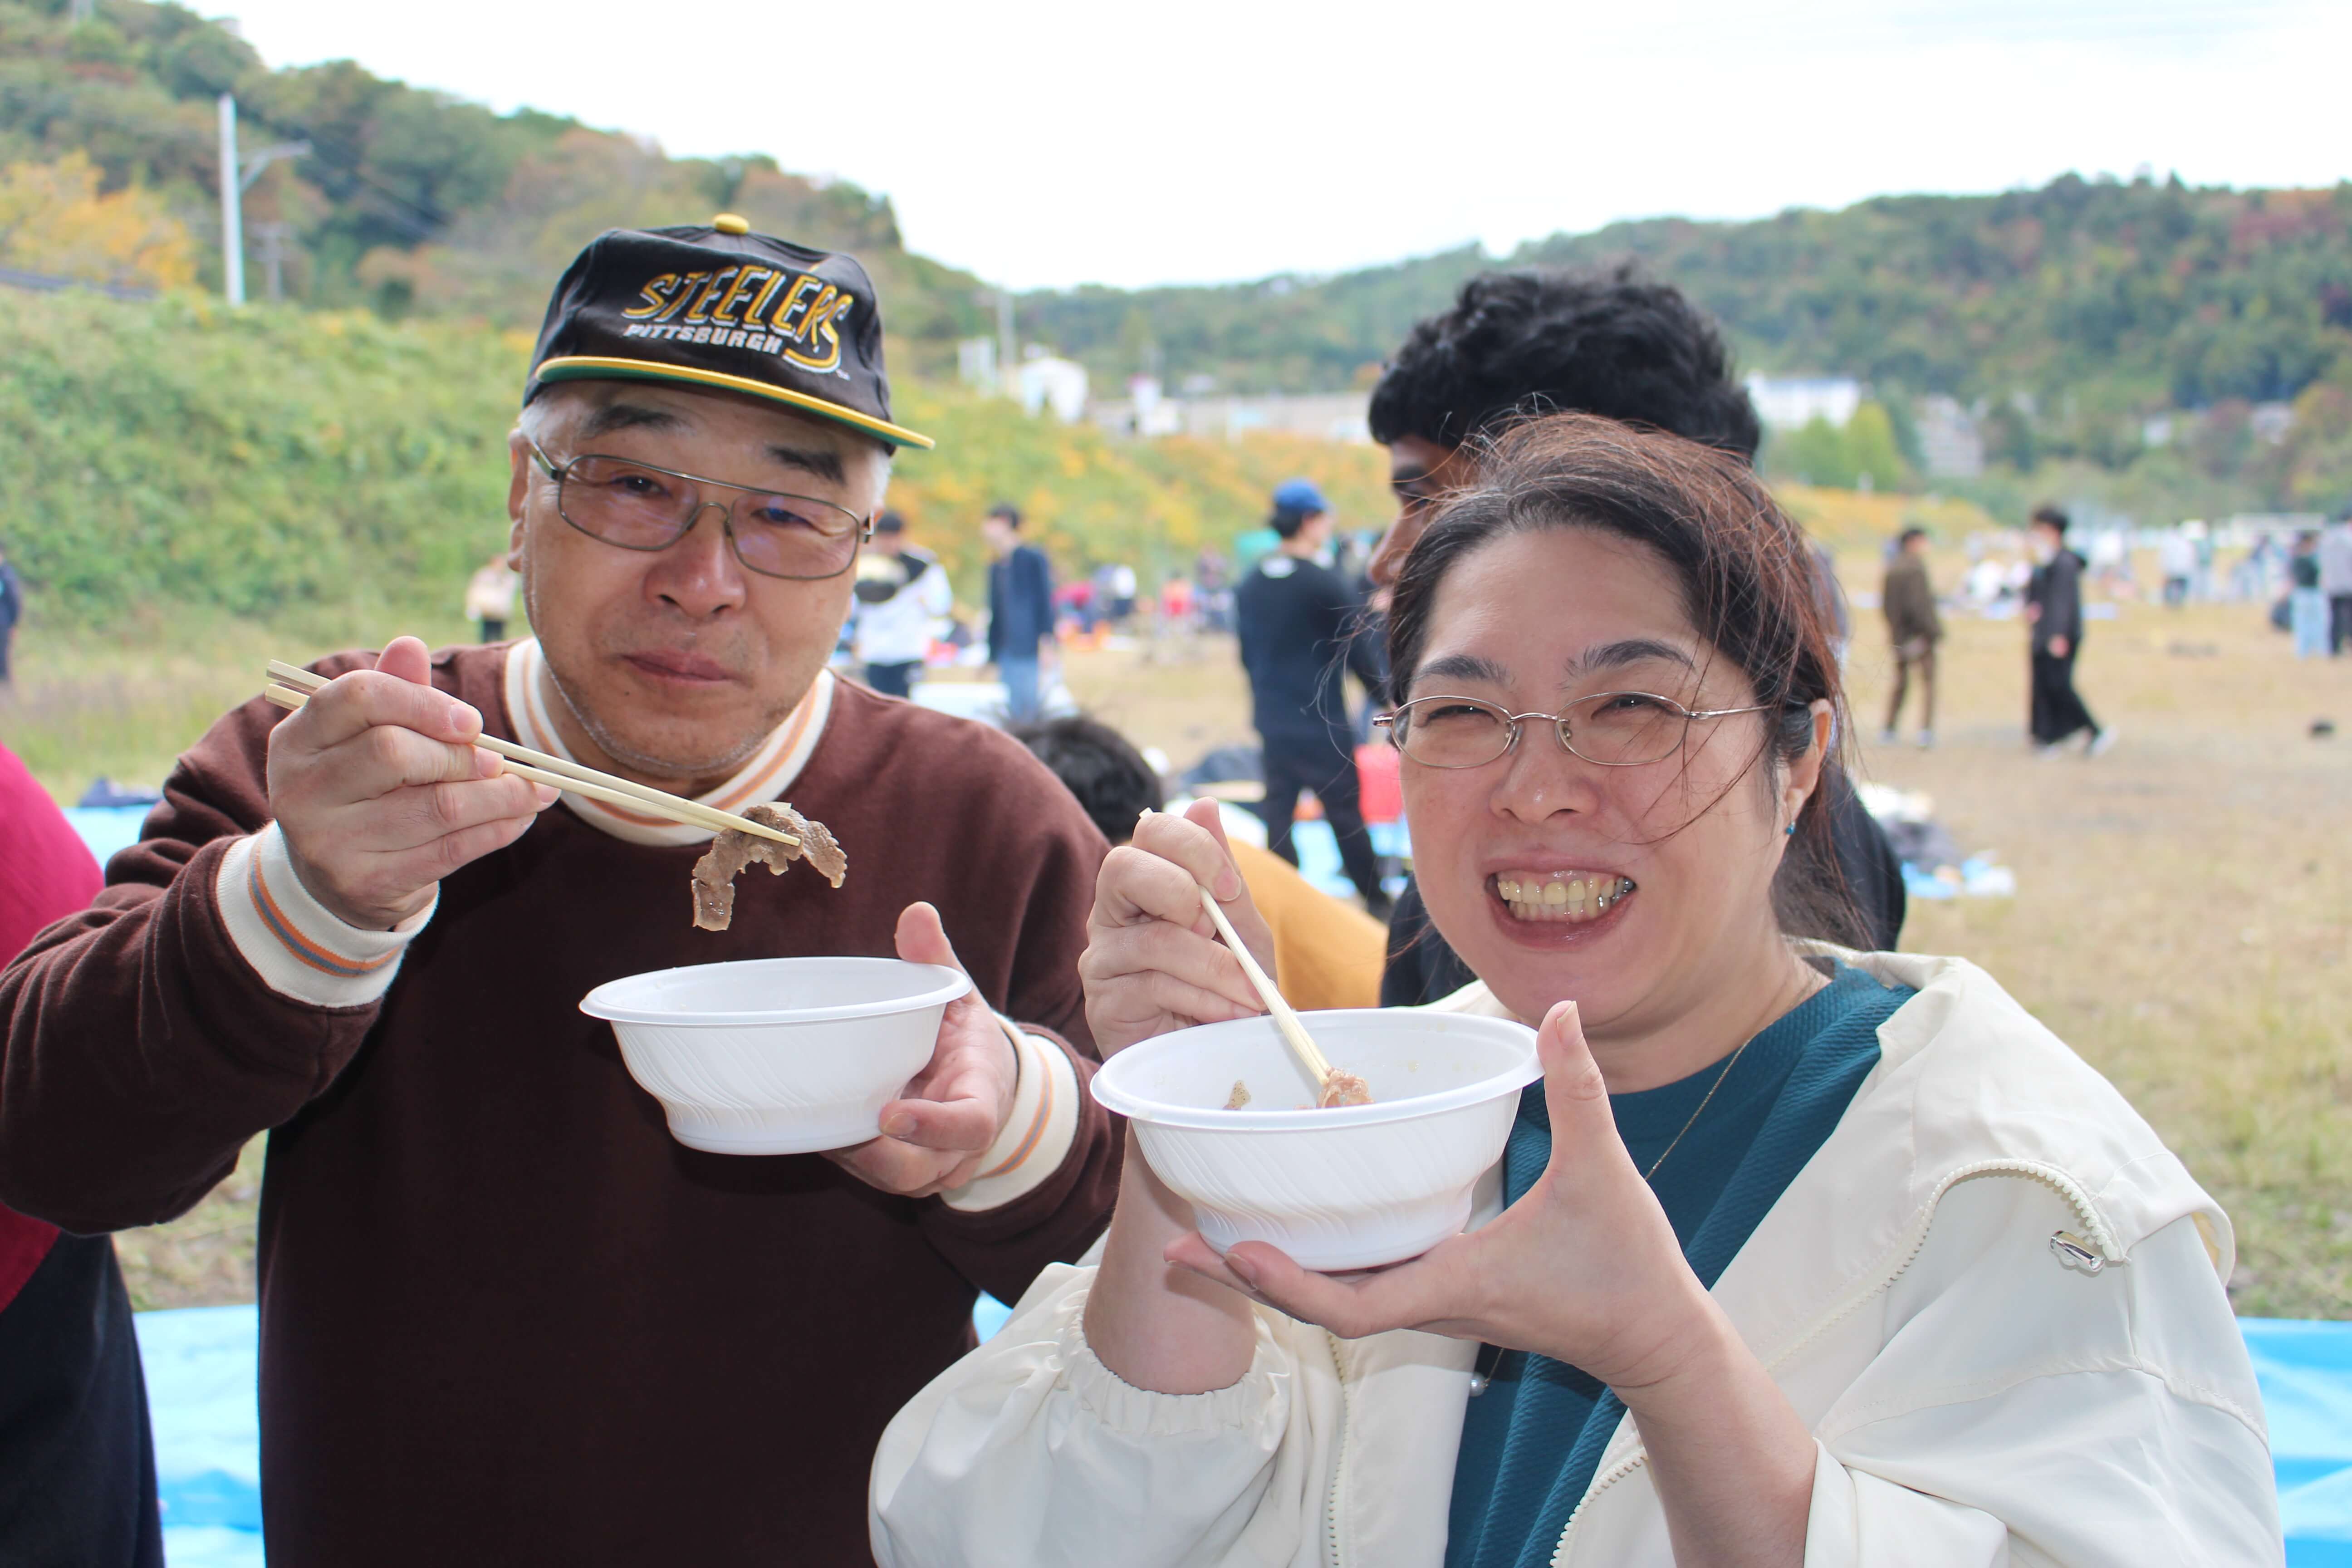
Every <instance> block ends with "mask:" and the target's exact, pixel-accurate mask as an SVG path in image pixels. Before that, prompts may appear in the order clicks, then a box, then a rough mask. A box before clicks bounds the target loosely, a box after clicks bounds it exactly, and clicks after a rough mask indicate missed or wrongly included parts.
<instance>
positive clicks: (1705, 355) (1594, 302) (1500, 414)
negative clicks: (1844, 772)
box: [1370, 263, 1905, 1006]
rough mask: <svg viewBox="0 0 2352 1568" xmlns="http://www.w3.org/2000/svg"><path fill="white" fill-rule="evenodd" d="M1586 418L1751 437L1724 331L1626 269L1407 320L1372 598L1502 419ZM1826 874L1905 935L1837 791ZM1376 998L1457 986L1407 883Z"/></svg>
mask: <svg viewBox="0 0 2352 1568" xmlns="http://www.w3.org/2000/svg"><path fill="white" fill-rule="evenodd" d="M1567 412H1578V413H1585V414H1598V415H1601V416H1603V417H1605V418H1610V419H1615V420H1620V421H1622V422H1623V423H1625V424H1628V425H1639V426H1654V427H1655V428H1657V429H1661V430H1665V431H1668V432H1671V433H1672V434H1674V435H1676V436H1681V437H1685V438H1686V439H1688V440H1693V441H1697V442H1700V443H1702V444H1704V445H1706V446H1709V447H1718V448H1720V449H1721V450H1724V451H1727V452H1732V453H1736V454H1738V456H1739V457H1740V458H1745V459H1746V460H1748V462H1751V463H1752V462H1754V461H1755V459H1756V448H1757V447H1758V446H1759V445H1760V444H1761V442H1762V440H1763V426H1761V425H1760V424H1759V422H1758V420H1757V417H1756V409H1755V406H1754V405H1752V404H1750V403H1749V402H1748V392H1747V389H1746V388H1744V387H1742V386H1741V385H1740V384H1739V383H1738V381H1736V380H1734V379H1733V377H1732V373H1731V359H1730V355H1729V353H1727V351H1726V349H1725V348H1724V344H1723V338H1722V335H1721V334H1720V333H1719V332H1718V331H1717V329H1716V325H1715V323H1714V322H1713V321H1710V320H1709V319H1708V318H1707V316H1706V313H1705V312H1704V311H1702V310H1699V308H1698V307H1697V306H1696V305H1694V304H1692V303H1691V302H1690V300H1688V299H1687V298H1685V296H1684V294H1683V292H1682V291H1681V290H1680V289H1675V288H1674V287H1673V286H1672V285H1670V284H1665V283H1659V282H1654V281H1652V280H1651V279H1646V278H1644V277H1643V276H1642V275H1641V274H1640V272H1639V271H1637V270H1636V269H1635V268H1633V266H1632V265H1631V264H1630V263H1628V264H1626V265H1622V266H1620V267H1616V268H1611V269H1609V270H1606V271H1599V272H1587V273H1579V272H1564V271H1556V270H1549V269H1536V268H1529V269H1521V270H1512V271H1503V272H1484V273H1480V274H1479V275H1478V276H1477V277H1475V278H1473V279H1470V281H1469V282H1467V283H1465V284H1464V285H1463V286H1462V292H1461V294H1460V296H1459V297H1458V298H1456V300H1454V308H1453V309H1452V310H1447V311H1445V312H1444V313H1442V314H1439V315H1435V316H1431V317H1428V318H1427V319H1425V320H1423V321H1420V322H1418V323H1416V324H1415V325H1414V327H1413V329H1412V331H1411V332H1410V333H1408V334H1407V335H1406V338H1405V341H1404V345H1403V346H1402V348H1400V349H1398V350H1397V352H1396V355H1395V357H1394V358H1393V359H1391V360H1390V362H1389V363H1388V368H1387V369H1386V370H1385V371H1384V372H1383V373H1382V374H1381V380H1380V384H1379V385H1378V386H1376V387H1374V388H1373V390H1372V404H1371V427H1372V439H1373V440H1375V441H1378V442H1379V443H1380V444H1381V446H1383V447H1387V448H1388V449H1389V483H1390V485H1391V488H1392V489H1394V490H1395V492H1396V500H1397V515H1396V521H1394V522H1393V523H1391V524H1390V526H1389V531H1388V532H1387V534H1386V535H1385V536H1384V537H1383V538H1382V539H1381V543H1380V547H1379V548H1378V549H1377V550H1375V551H1374V552H1372V560H1371V565H1370V577H1371V580H1372V582H1373V584H1374V585H1375V586H1376V587H1377V588H1380V589H1381V590H1383V591H1384V590H1385V589H1386V588H1387V587H1388V585H1389V584H1392V583H1394V582H1395V581H1396V574H1397V570H1398V568H1399V567H1401V566H1402V565H1403V563H1404V558H1405V557H1406V556H1407V555H1408V554H1410V553H1411V552H1412V546H1413V543H1414V542H1416V541H1417V540H1419V539H1420V538H1421V535H1422V532H1423V530H1425V529H1426V528H1427V527H1428V526H1429V523H1430V521H1431V520H1432V519H1433V517H1434V516H1435V515H1436V513H1437V511H1438V509H1439V504H1440V503H1441V502H1442V501H1443V500H1444V498H1445V496H1446V495H1447V494H1448V493H1449V492H1450V491H1452V490H1454V489H1458V488H1460V487H1462V486H1464V485H1466V484H1469V483H1470V482H1472V480H1473V479H1475V475H1476V471H1477V464H1478V452H1479V447H1480V445H1481V442H1482V440H1483V439H1484V438H1485V437H1490V436H1492V435H1494V434H1495V433H1496V432H1497V431H1499V430H1501V429H1502V428H1504V427H1505V426H1507V425H1509V424H1511V423H1513V422H1514V421H1515V420H1518V419H1522V418H1526V417H1529V416H1538V415H1544V414H1559V413H1567ZM1831 821H1832V826H1833V827H1834V829H1835V833H1836V842H1837V851H1838V864H1839V869H1840V870H1841V871H1842V872H1843V879H1844V882H1845V885H1846V889H1847V890H1848V892H1849V893H1850V894H1851V895H1852V897H1853V900H1854V902H1855V904H1856V905H1857V906H1858V907H1859V908H1860V910H1861V911H1862V913H1863V916H1864V921H1865V923H1866V924H1867V925H1868V926H1869V928H1870V930H1871V932H1872V936H1873V939H1874V942H1876V944H1877V945H1878V946H1879V947H1881V948H1885V949H1891V948H1893V947H1894V946H1895V939H1896V937H1897V935H1898V934H1899V933H1900V932H1901V931H1902V929H1903V916H1904V910H1905V899H1904V893H1903V878H1902V868H1901V867H1900V866H1899V865H1898V864H1897V862H1896V861H1895V852H1894V850H1893V849H1892V848H1891V847H1889V846H1888V844H1887V842H1886V835H1885V833H1884V832H1883V831H1881V830H1880V828H1879V826H1878V825H1877V823H1876V822H1874V821H1873V820H1872V818H1871V816H1870V814H1869V813H1868V812H1867V811H1865V810H1864V808H1863V805H1862V803H1861V801H1860V800H1859V799H1857V798H1856V797H1855V796H1854V795H1853V792H1852V790H1851V789H1848V790H1847V791H1846V792H1845V793H1844V794H1843V795H1841V796H1839V797H1838V798H1837V799H1836V800H1834V801H1833V802H1832V805H1831ZM1389 953H1390V959H1389V969H1388V973H1387V974H1386V975H1385V976H1384V977H1383V978H1382V980H1381V1004H1382V1005H1388V1006H1394V1005H1408V1004H1412V1003H1418V1002H1428V1001H1434V1000H1435V999H1436V998H1438V997H1440V996H1443V995H1445V994H1449V993H1450V992H1453V991H1454V990H1456V989H1458V988H1459V987H1461V986H1462V985H1464V984H1468V982H1469V979H1470V974H1469V971H1468V970H1467V968H1466V967H1465V966H1464V965H1463V963H1462V962H1461V960H1460V959H1458V958H1457V957H1455V956H1454V953H1453V952H1452V951H1451V950H1449V949H1448V948H1447V947H1446V946H1445V944H1444V941H1443V939H1441V938H1440V937H1439V936H1438V934H1437V933H1436V931H1433V930H1432V929H1430V926H1429V917H1428V915H1427V913H1426V912H1425V910H1423V906H1422V901H1421V894H1420V890H1419V889H1417V888H1414V887H1412V886H1411V885H1410V884H1408V885H1407V887H1406V889H1405V890H1404V893H1403V895H1402V897H1400V898H1399V899H1398V900H1397V905H1396V910H1395V913H1394V914H1393V915H1392V916H1391V919H1390V922H1389Z"/></svg>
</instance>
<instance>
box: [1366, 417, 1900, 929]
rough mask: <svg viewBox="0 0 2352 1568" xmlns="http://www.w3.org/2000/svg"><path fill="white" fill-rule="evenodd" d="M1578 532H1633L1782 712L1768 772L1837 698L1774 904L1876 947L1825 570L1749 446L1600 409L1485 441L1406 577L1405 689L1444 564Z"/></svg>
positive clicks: (1536, 422) (1791, 916) (1400, 597)
mask: <svg viewBox="0 0 2352 1568" xmlns="http://www.w3.org/2000/svg"><path fill="white" fill-rule="evenodd" d="M1571 528H1582V529H1591V530H1593V531H1598V532H1601V533H1608V534H1613V535H1615V536H1617V537H1618V538H1621V539H1626V540H1630V541H1632V542H1634V543H1637V544H1641V545H1644V546H1646V547H1648V548H1649V550H1650V551H1651V552H1654V554H1655V555H1656V556H1657V557H1658V558H1659V559H1660V560H1662V561H1664V563H1665V564H1666V567H1667V569H1668V570H1669V571H1670V572H1672V573H1673V574H1674V576H1675V581H1676V583H1677V584H1679V585H1680V587H1681V590H1682V598H1683V608H1684V611H1685V614H1686V615H1687V616H1689V618H1690V624H1691V625H1692V626H1693V627H1695V628H1696V630H1697V631H1698V633H1699V635H1700V636H1702V637H1706V640H1707V641H1708V642H1709V643H1711V644H1712V645H1713V646H1714V647H1715V649H1716V651H1717V653H1718V654H1720V655H1721V656H1722V657H1723V658H1727V659H1728V660H1729V661H1730V662H1731V664H1732V665H1733V666H1734V667H1735V668H1738V670H1739V671H1740V673H1741V674H1742V675H1744V676H1745V677H1746V678H1747V680H1748V687H1749V689H1751V690H1753V691H1754V693H1755V698H1754V700H1755V701H1756V702H1758V703H1759V704H1763V705H1766V706H1768V707H1769V708H1770V709H1771V710H1773V711H1772V712H1771V713H1769V714H1767V715H1766V720H1767V728H1766V735H1767V741H1766V744H1765V747H1764V752H1763V753H1762V754H1761V756H1760V757H1759V760H1760V761H1763V762H1765V763H1767V766H1768V768H1769V771H1770V772H1771V773H1778V772H1779V770H1780V768H1782V767H1784V766H1786V765H1788V764H1789V763H1791V762H1793V761H1795V760H1796V759H1797V758H1799V757H1801V756H1803V755H1804V754H1805V752H1806V751H1807V750H1808V749H1810V748H1811V745H1812V743H1813V727H1812V714H1811V704H1812V703H1814V702H1817V701H1823V700H1826V701H1827V702H1828V703H1829V704H1830V711H1831V714H1832V720H1833V724H1832V730H1831V741H1830V747H1831V751H1830V754H1829V755H1828V756H1827V757H1824V758H1823V759H1822V778H1821V782H1820V784H1818V785H1817V786H1816V787H1815V789H1814V790H1813V792H1812V794H1811V795H1809V796H1808V797H1807V798H1806V801H1805V805H1804V809H1803V811H1802V812H1801V814H1800V816H1798V819H1797V832H1796V835H1795V837H1794V838H1793V839H1792V840H1791V841H1790V849H1789V854H1788V856H1787V858H1785V859H1783V860H1782V861H1781V864H1780V875H1779V877H1778V878H1777V879H1775V880H1774V882H1773V887H1772V901H1773V908H1774V912H1775V913H1776V914H1777V916H1778V917H1779V920H1780V929H1781V930H1782V931H1786V932H1788V933H1789V934H1790V935H1791V936H1809V937H1820V938H1823V939H1826V940H1828V941H1832V942H1841V943H1843V944H1844V945H1847V946H1851V947H1868V946H1870V945H1872V942H1871V937H1870V933H1869V930H1868V928H1867V926H1866V925H1865V923H1864V920H1863V918H1862V914H1861V911H1860V910H1858V909H1857V908H1856V907H1855V905H1854V900H1853V894H1852V892H1851V890H1850V889H1848V887H1847V885H1846V880H1845V875H1844V873H1843V871H1842V870H1841V869H1840V868H1839V865H1838V858H1837V853H1836V849H1835V847H1834V846H1833V844H1832V837H1831V826H1830V809H1829V808H1830V802H1831V801H1832V799H1834V798H1835V797H1836V796H1838V795H1841V794H1843V793H1844V788H1843V780H1842V779H1841V777H1840V776H1839V775H1840V773H1843V769H1844V761H1843V750H1844V737H1845V735H1846V733H1847V731H1848V728H1849V726H1848V724H1847V722H1846V710H1845V691H1844V687H1843V683H1842V682H1841V680H1840V679H1839V675H1838V665H1837V657H1836V655H1835V654H1834V653H1833V652H1832V648H1831V643H1830V628H1829V626H1828V625H1827V624H1826V623H1825V622H1824V621H1823V619H1822V608H1821V604H1822V600H1821V595H1820V594H1819V593H1818V591H1817V588H1818V578H1817V576H1816V574H1817V573H1818V572H1820V571H1822V570H1823V568H1822V567H1821V566H1818V565H1817V564H1816V563H1815V562H1814V558H1813V554H1812V552H1811V549H1810V548H1809V547H1808V545H1807V542H1806V540H1805V536H1804V533H1803V532H1802V531H1801V530H1800V529H1799V528H1798V527H1797V525H1796V524H1795V523H1794V522H1792V521H1790V519H1789V516H1788V514H1787V513H1785V512H1783V511H1782V510H1780V507H1779V506H1778V505H1777V504H1776V503H1775V502H1774V501H1773V500H1772V497H1771V495H1770V494H1769V492H1768V491H1767V490H1766V489H1764V486H1763V485H1762V483H1761V482H1760V481H1759V480H1758V479H1757V478H1756V476H1755V474H1754V473H1753V472H1752V471H1751V470H1750V469H1749V468H1748V465H1747V464H1746V463H1744V462H1742V461H1741V460H1740V459H1739V458H1738V457H1737V456H1735V455H1731V454H1727V453H1725V452H1721V451H1718V450H1716V449H1714V448H1712V447H1704V446H1701V445H1699V444H1698V443H1696V442H1695V441H1685V440H1684V439H1682V438H1681V437H1676V436H1669V435H1666V434H1664V432H1662V431H1655V430H1641V429H1636V428H1634V427H1633V426H1625V425H1620V424H1618V423H1616V422H1615V421H1614V420H1610V419H1602V418H1600V417H1598V416H1593V415H1589V414H1559V415H1553V416H1549V417H1547V418H1541V419H1531V420H1528V421H1527V422H1525V423H1523V424H1520V425H1517V426H1513V427H1511V428H1508V429H1507V430H1505V431H1503V432H1502V433H1500V434H1499V435H1498V436H1496V437H1495V438H1494V439H1493V440H1492V442H1491V443H1488V444H1487V445H1486V446H1485V447H1483V448H1482V449H1481V451H1480V462H1479V468H1478V479H1477V481H1476V482H1475V484H1474V485H1472V486H1471V487H1469V488H1467V489H1463V490H1459V491H1457V492H1455V493H1454V495H1453V496H1451V497H1449V498H1448V499H1447V500H1446V502H1445V504H1444V510H1442V511H1441V512H1440V513H1439V514H1438V516H1437V518H1436V520H1435V521H1433V522H1432V523H1431V524H1430V528H1429V531H1428V532H1426V533H1424V534H1423V536H1422V538H1421V541H1420V542H1419V543H1417V544H1415V545H1414V546H1413V550H1412V554H1411V555H1409V556H1407V557H1406V558H1405V563H1404V567H1403V570H1402V572H1400V573H1399V574H1398V576H1397V582H1396V588H1395V591H1394V595H1393V598H1392V600H1391V608H1390V612H1389V665H1390V668H1391V669H1393V670H1394V671H1395V672H1396V675H1395V679H1396V682H1397V684H1398V687H1399V691H1398V695H1399V696H1400V697H1402V696H1403V695H1404V687H1405V686H1406V683H1408V682H1410V681H1411V679H1412V672H1413V671H1414V670H1415V669H1416V668H1419V667H1420V664H1421V657H1422V652H1423V648H1424V647H1426V645H1427V643H1428V640H1429V621H1430V614H1431V612H1432V610H1433V608H1434V607H1435V605H1436V602H1437V591H1438V588H1439V587H1440V586H1441V585H1442V584H1444V581H1445V578H1446V575H1447V574H1449V573H1450V572H1452V571H1453V569H1454V567H1455V566H1457V565H1459V564H1460V563H1462V561H1463V560H1464V559H1465V558H1466V557H1468V556H1469V555H1471V554H1472V553H1474V552H1476V551H1478V550H1479V549H1481V548H1483V547H1484V546H1486V545H1487V544H1489V543H1491V542H1494V541H1496V540H1498V539H1503V538H1507V537H1509V536H1510V535H1513V534H1517V533H1532V532H1538V531H1549V530H1552V529H1571ZM1708 804H1709V805H1713V803H1712V802H1710V803H1708Z"/></svg>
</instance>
